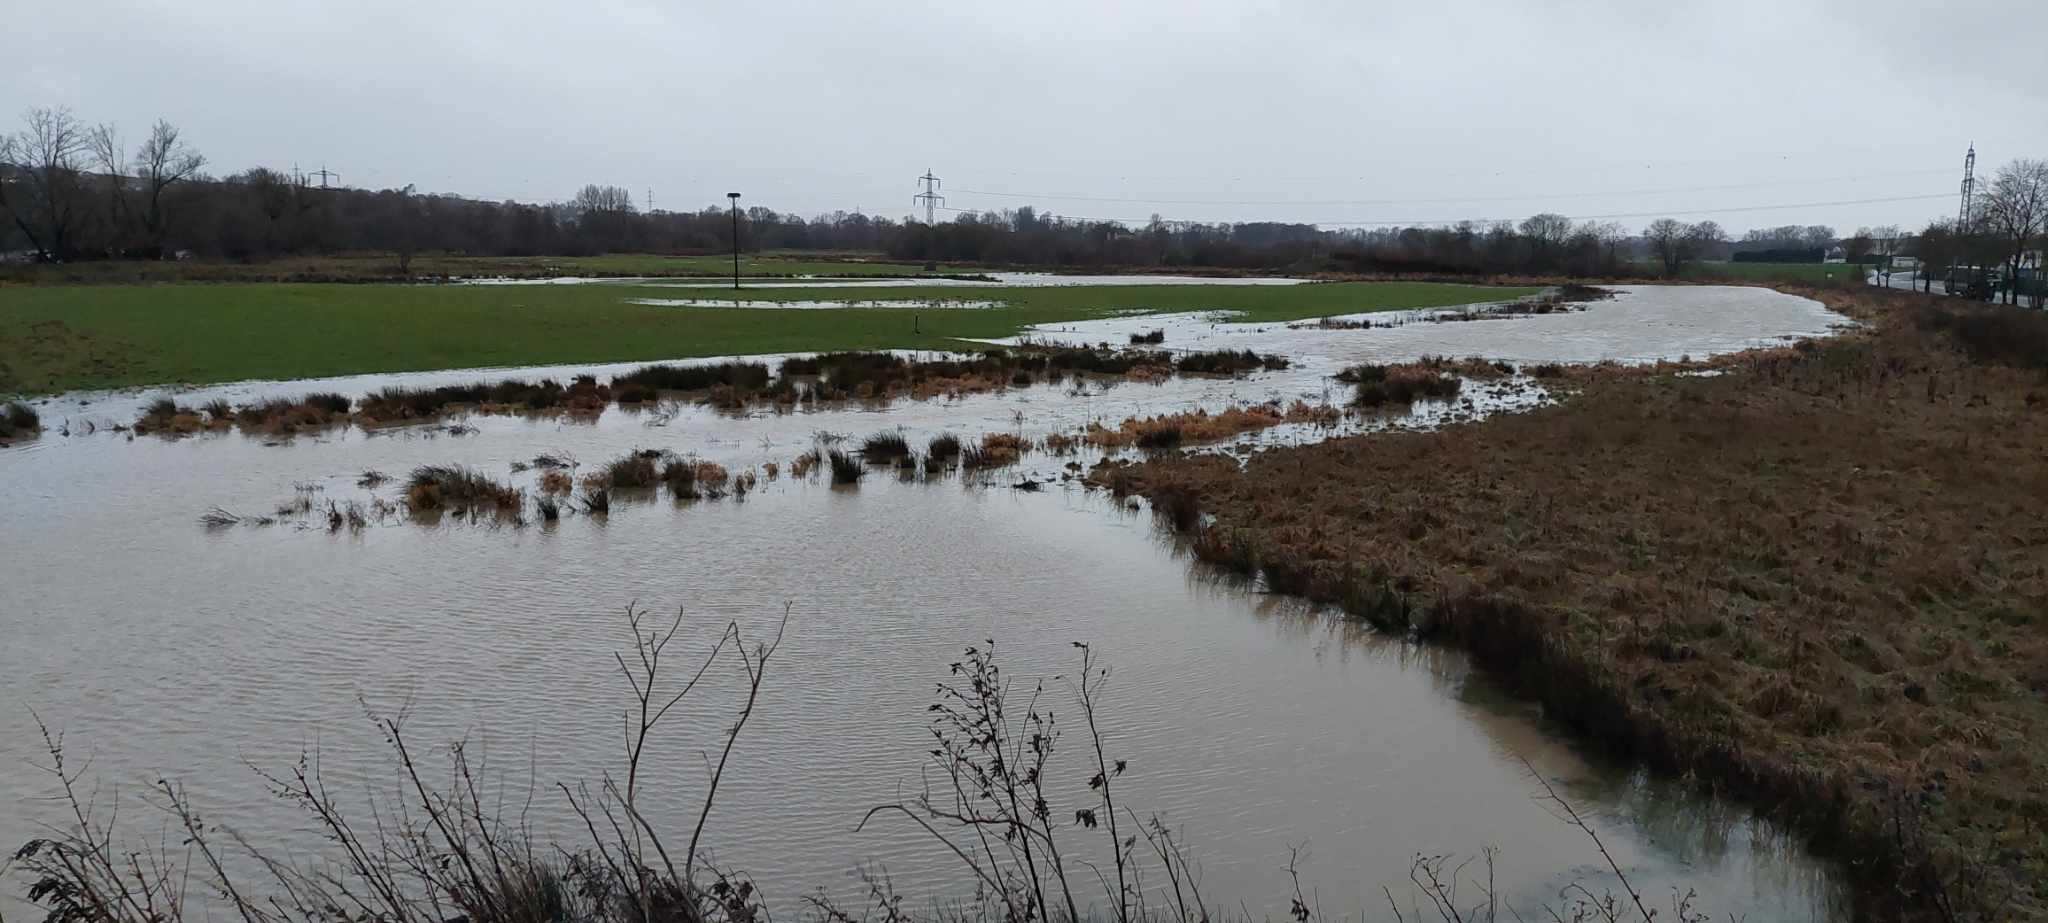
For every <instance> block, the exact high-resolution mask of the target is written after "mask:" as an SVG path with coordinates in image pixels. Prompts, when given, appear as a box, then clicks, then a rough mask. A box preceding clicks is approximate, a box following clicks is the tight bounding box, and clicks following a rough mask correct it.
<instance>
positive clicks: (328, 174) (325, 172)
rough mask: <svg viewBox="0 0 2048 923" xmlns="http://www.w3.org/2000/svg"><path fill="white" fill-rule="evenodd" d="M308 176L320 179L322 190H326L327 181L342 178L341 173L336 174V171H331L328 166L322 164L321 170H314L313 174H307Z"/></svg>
mask: <svg viewBox="0 0 2048 923" xmlns="http://www.w3.org/2000/svg"><path fill="white" fill-rule="evenodd" d="M306 175H307V176H317V177H320V188H322V189H326V188H327V181H328V180H335V179H340V178H341V174H339V173H336V172H334V171H332V170H329V169H327V165H326V164H321V165H320V169H318V170H314V171H313V172H311V173H308V174H306Z"/></svg>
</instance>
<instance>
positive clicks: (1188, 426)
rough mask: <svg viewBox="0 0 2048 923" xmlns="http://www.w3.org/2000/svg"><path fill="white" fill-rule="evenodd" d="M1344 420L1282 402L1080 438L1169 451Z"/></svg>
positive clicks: (1092, 429) (1169, 418)
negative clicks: (1273, 429)
mask: <svg viewBox="0 0 2048 923" xmlns="http://www.w3.org/2000/svg"><path fill="white" fill-rule="evenodd" d="M1342 416H1343V412H1342V411H1340V410H1338V409H1337V408H1335V407H1329V406H1319V405H1312V404H1308V403H1305V402H1303V401H1295V402H1294V403H1293V404H1291V405H1286V406H1282V405H1281V404H1280V402H1278V401H1274V402H1272V403H1269V404H1252V405H1249V406H1245V407H1229V408H1225V409H1223V410H1220V411H1217V412H1216V413H1210V412H1208V411H1207V410H1191V411H1188V412H1186V413H1173V414H1162V415H1160V416H1156V417H1134V418H1132V419H1129V420H1125V421H1124V422H1123V423H1122V424H1120V425H1118V426H1117V428H1115V429H1110V428H1109V427H1106V426H1103V425H1102V424H1100V423H1091V424H1089V425H1088V429H1087V430H1086V431H1084V432H1083V433H1082V434H1081V438H1082V439H1083V440H1084V441H1086V442H1087V443H1088V444H1089V445H1093V446H1097V447H1099V448H1105V449H1109V448H1122V447H1124V446H1131V445H1135V446H1138V447H1140V448H1169V447H1172V446H1175V445H1179V444H1181V443H1182V442H1221V441H1223V440H1226V439H1229V438H1231V437H1233V436H1236V435H1238V434H1239V433H1248V432H1252V431H1254V430H1261V429H1268V428H1271V427H1275V426H1279V425H1280V424H1282V423H1315V424H1322V425H1329V424H1331V423H1335V422H1337V420H1338V419H1339V418H1341V417H1342ZM1046 442H1047V445H1048V446H1051V444H1052V438H1051V437H1048V439H1047V440H1046Z"/></svg>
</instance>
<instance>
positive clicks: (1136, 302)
mask: <svg viewBox="0 0 2048 923" xmlns="http://www.w3.org/2000/svg"><path fill="white" fill-rule="evenodd" d="M1537 290H1538V289H1536V288H1533V287H1487V286H1477V285H1445V284H1431V283H1419V282H1377V283H1329V284H1318V285H1284V286H1282V285H1227V284H1225V285H1200V286H1195V285H1145V284H1142V283H1139V284H1132V285H1091V286H1065V287H1028V286H1027V287H995V286H982V287H974V288H971V289H963V288H957V287H941V286H917V285H905V286H900V287H898V286H888V287H881V288H870V289H861V290H859V291H858V298H859V300H861V301H868V302H874V301H903V300H913V301H919V302H932V303H935V304H938V305H939V306H937V307H930V308H857V307H854V308H823V309H818V310H806V311H803V312H801V313H800V315H799V314H798V313H796V312H789V311H776V310H751V309H743V308H720V307H675V306H666V305H649V304H634V303H631V302H632V300H633V299H652V298H661V297H669V298H674V297H676V296H678V295H681V296H693V295H694V296H713V295H716V294H717V293H716V292H715V291H708V290H698V289H684V290H678V289H676V288H671V287H661V286H654V285H648V286H635V285H512V286H483V285H316V284H235V285H228V284H220V285H207V284H184V285H102V286H45V287H22V288H7V289H0V395H4V394H8V393H20V394H50V393H57V392H62V391H70V390H79V389H101V388H125V387H136V386H142V385H156V384H173V383H177V384H200V383H210V382H224V381H238V380H243V379H252V378H261V379H281V380H282V379H298V378H314V377H326V376H335V375H351V374H362V373H371V372H404V371H420V370H431V369H462V368H485V367H507V366H521V365H539V364H548V363H575V362H627V361H641V360H655V359H681V358H690V357H698V356H734V355H759V354H764V353H789V352H813V351H826V350H861V349H899V348H900V349H958V348H961V346H962V342H961V341H962V340H963V339H994V338H1000V337H1007V336H1012V335H1015V334H1017V333H1018V332H1020V331H1022V330H1023V329H1024V328H1025V327H1028V326H1031V325H1034V324H1054V323H1060V322H1065V321H1077V320H1088V319H1095V318H1101V317H1107V316H1111V315H1113V314H1117V313H1121V312H1132V311H1161V312H1173V311H1196V310H1203V311H1207V310H1228V311H1235V312H1239V313H1240V317H1239V319H1241V320H1247V321H1275V322H1278V321H1289V320H1299V319H1304V318H1311V317H1323V316H1330V315H1336V314H1352V313H1363V312H1372V311H1392V310H1400V309H1408V308H1434V307H1450V306H1455V305H1462V304H1471V303H1475V302H1485V301H1497V300H1502V299H1511V298H1517V297H1521V296H1524V295H1529V294H1533V293H1534V292H1536V291H1537ZM745 294H746V298H748V299H749V300H764V301H777V302H787V301H804V302H824V301H841V300H845V299H846V298H847V296H848V294H849V292H848V291H847V290H844V289H828V288H797V287H789V288H757V289H751V290H748V291H747V292H746V293H745ZM950 300H973V301H977V302H994V303H996V306H994V307H985V308H983V307H978V308H973V309H965V308H962V309H949V308H946V307H944V306H943V303H944V302H946V301H950ZM1166 345H1167V346H1168V348H1172V347H1173V345H1174V344H1166Z"/></svg>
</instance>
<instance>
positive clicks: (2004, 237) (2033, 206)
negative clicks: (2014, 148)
mask: <svg viewBox="0 0 2048 923" xmlns="http://www.w3.org/2000/svg"><path fill="white" fill-rule="evenodd" d="M1979 222H1980V226H1981V227H1982V229H1983V231H1984V232H1985V233H1987V234H1989V235H1991V236H1992V238H1993V239H1994V240H1996V241H1997V242H1998V243H1999V245H2000V246H1999V250H2000V256H1999V259H2000V261H2001V262H2003V263H2005V268H2006V278H2007V279H2009V280H2011V284H2010V285H2007V286H2006V290H2005V297H2006V303H2008V304H2017V303H2018V301H2019V270H2020V260H2021V259H2022V258H2024V257H2025V255H2026V252H2027V248H2028V246H2029V245H2031V244H2032V243H2033V242H2034V238H2035V237H2037V236H2038V235H2040V234H2041V233H2042V231H2043V229H2044V226H2048V161H2044V160H2032V159H2027V158H2021V159H2019V160H2015V161H2013V162H2011V163H2009V164H2006V165H2005V166H2003V167H2000V168H1998V176H1997V177H1996V178H1995V179H1993V180H1992V181H1991V190H1990V193H1989V194H1988V195H1986V196H1985V197H1984V210H1983V213H1982V216H1981V217H1980V219H1979Z"/></svg>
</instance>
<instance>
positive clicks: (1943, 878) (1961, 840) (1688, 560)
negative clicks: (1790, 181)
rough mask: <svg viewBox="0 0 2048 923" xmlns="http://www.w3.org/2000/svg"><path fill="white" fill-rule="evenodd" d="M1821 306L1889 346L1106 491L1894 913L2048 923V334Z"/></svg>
mask: <svg viewBox="0 0 2048 923" xmlns="http://www.w3.org/2000/svg"><path fill="white" fill-rule="evenodd" d="M1800 293H1801V294H1808V295H1812V296H1813V297H1817V298H1820V299H1822V300H1824V301H1826V302H1827V303H1828V304H1830V306H1832V307H1834V308H1835V309H1837V310H1840V311H1843V312H1845V313H1850V314H1852V315H1854V316H1857V317H1859V318H1861V319H1864V320H1866V321H1868V322H1869V323H1870V325H1871V326H1870V329H1868V330H1866V331H1864V332H1859V333H1854V334H1848V335H1845V336H1842V337H1838V338H1835V339H1833V340H1829V341H1823V342H1820V343H1818V344H1816V345H1813V346H1810V347H1807V348H1804V349H1799V350H1779V351H1774V352H1771V353H1766V354H1759V355H1756V356H1752V357H1749V358H1747V359H1743V360H1739V361H1736V362H1733V363H1730V364H1728V365H1727V368H1728V369H1729V373H1728V374H1725V375H1721V376H1717V377H1676V376H1671V375H1669V374H1665V373H1661V372H1658V371H1654V370H1644V371H1642V372H1639V373H1634V374H1629V373H1615V374H1603V375H1597V376H1587V377H1585V379H1584V380H1583V391H1582V393H1580V394H1578V395H1577V396H1575V397H1573V398H1572V399H1571V400H1569V401H1567V402H1565V403H1563V404H1561V405H1557V406H1552V407H1547V408H1544V409H1541V410H1537V411H1534V412H1531V413H1527V414H1522V415H1513V416H1504V417H1499V418H1495V419H1491V420H1488V421H1487V422H1485V423H1484V424H1481V425H1473V426H1462V427H1452V428H1448V429H1444V430H1441V431H1436V432H1423V433H1396V434H1386V435H1375V436H1370V437H1363V438H1356V439H1346V440H1338V441H1333V442H1328V443H1324V444H1321V445H1316V446H1311V447H1305V448H1297V449H1285V450H1277V451H1271V452H1267V453H1265V454H1263V455H1261V456H1259V457H1258V458H1255V459H1254V460H1253V461H1252V462H1251V463H1250V465H1249V467H1248V468H1247V469H1245V470H1243V471H1240V470H1239V469H1238V466H1237V464H1236V462H1234V461H1232V460H1229V459H1223V458H1214V457H1200V456H1179V455H1169V456H1164V457H1160V458H1155V459H1152V460H1149V461H1146V462H1143V463H1140V464H1133V465H1126V466H1106V467H1102V468H1098V470H1097V471H1096V472H1095V473H1094V475H1093V477H1094V478H1095V480H1096V481H1097V482H1098V483H1103V484H1107V485H1109V486H1111V487H1113V488H1114V489H1116V490H1118V491H1119V492H1139V493H1143V494H1145V495H1147V496H1148V497H1150V498H1151V499H1152V501H1153V503H1154V505H1155V508H1157V509H1159V510H1160V511H1162V513H1164V514H1166V515H1168V516H1169V517H1170V518H1171V519H1173V520H1174V521H1175V522H1176V523H1177V524H1178V525H1179V526H1180V527H1181V528H1182V529H1184V530H1186V531H1187V533H1188V536H1189V540H1190V545H1191V547H1192V549H1193V551H1194V553H1195V554H1196V555H1197V556H1199V557H1200V558H1202V559H1204V560H1207V561H1210V562H1213V563H1216V564H1219V565H1223V566H1225V567H1229V568H1233V569H1236V570H1239V571H1242V572H1246V573H1254V574H1258V575H1260V576H1261V578H1262V579H1263V580H1264V582H1265V583H1266V584H1267V585H1268V586H1269V587H1271V588H1272V589H1274V590H1277V591H1282V592H1290V593H1299V594H1304V595H1307V596H1310V597H1314V598H1317V599H1321V600H1326V601H1331V602H1336V603H1341V604H1343V605H1344V606H1345V607H1346V608H1347V609H1349V610H1350V611H1352V612H1353V613H1355V614H1357V615H1359V616H1362V617H1365V618H1369V619H1372V620H1373V621H1375V622H1376V623H1378V624H1380V625H1383V626H1386V627H1388V628H1390V629H1393V630H1401V631H1413V632H1416V633H1418V634H1421V635H1426V636H1433V637H1438V638H1442V639H1445V640H1448V641H1453V642H1457V643H1460V644H1462V645H1465V646H1467V647H1469V648H1470V649H1472V651H1473V652H1474V653H1475V654H1476V655H1477V657H1478V658H1479V659H1480V660H1481V661H1482V662H1483V663H1485V664H1487V665H1489V666H1491V667H1493V668H1496V669H1498V670H1500V671H1502V672H1504V673H1505V674H1507V676H1508V677H1509V678H1510V679H1511V680H1513V681H1515V682H1517V683H1519V684H1520V686H1521V687H1522V688H1523V689H1524V691H1525V692H1527V693H1528V694H1529V695H1531V696H1533V697H1535V698H1537V699H1540V700H1541V701H1543V702H1544V703H1545V704H1546V705H1547V706H1549V708H1550V710H1551V713H1552V714H1554V715H1555V716H1556V717H1558V718H1559V719H1561V720H1563V721H1565V722H1567V723H1568V724H1570V725H1573V726H1575V727H1576V728H1577V729H1578V730H1580V731H1582V732H1583V733H1585V734H1586V735H1588V736H1589V737H1590V738H1592V739H1594V740H1597V741H1600V742H1601V743H1603V744H1606V745H1609V746H1612V747H1614V748H1616V749H1617V750H1619V751H1623V752H1625V753H1629V754H1633V755H1636V756H1639V757H1642V758H1644V759H1647V760H1649V761H1650V762H1651V763H1653V764H1655V765H1658V766H1660V767H1662V768H1664V769H1666V770H1670V771H1675V772H1681V773H1689V774H1693V775H1696V776H1697V777H1698V778H1699V779H1701V780H1702V781H1703V782H1706V783H1709V784H1712V785H1715V786H1719V787H1723V788H1725V789H1728V790H1731V791H1733V792H1735V793H1738V794H1741V795H1745V796H1748V797H1749V798H1751V799H1753V800H1755V801H1756V802H1758V803H1760V804H1762V805H1765V806H1768V807H1771V808H1773V809H1775V810H1776V811H1777V812H1779V813H1781V814H1783V815H1784V816H1785V817H1786V819H1788V820H1790V821H1792V822H1793V823H1795V825H1797V826H1798V827H1799V828H1800V829H1803V830H1805V831H1806V832H1808V833H1810V834H1811V835H1813V836H1814V838H1815V840H1816V841H1817V843H1818V844H1819V845H1820V846H1822V847H1823V848H1824V849H1828V850H1830V851H1832V852H1834V853H1836V854H1838V855H1841V856H1843V857H1845V858H1847V859H1849V860H1852V868H1851V872H1852V874H1853V875H1855V876H1856V879H1857V880H1858V882H1859V883H1860V884H1861V885H1862V890H1861V893H1860V906H1859V911H1860V913H1859V915H1861V916H1880V917H1886V916H1904V917H1908V918H1949V919H1954V918H1958V917H1973V916H1979V915H1981V916H1983V917H1985V918H2001V919H2002V918H2007V917H2014V918H2040V917H2041V916H2042V915H2043V914H2048V834H2044V830H2048V744H2044V743H2043V738H2042V737H2041V735H2040V729H2041V728H2043V727H2048V634H2044V630H2043V629H2044V625H2048V623H2044V621H2043V619H2044V613H2048V551H2044V549H2048V475H2044V474H2043V469H2042V465H2041V459H2042V458H2043V457H2044V456H2048V377H2044V375H2048V352H2044V351H2042V350H2039V349H2036V348H2032V347H2028V346H2026V345H2025V344H2029V343H2033V344H2041V343H2048V318H2044V317H2042V316H2039V315H2030V314H2025V313H2021V312H2018V311H2014V310H2011V309H2002V310H2001V309H1988V308H1983V307H1968V306H1949V305H1944V304H1942V303H1940V302H1938V301H1935V300H1933V299H1926V298H1924V297H1923V296H1917V295H1908V294H1905V293H1896V292H1883V291H1875V290H1865V291H1859V292H1855V293H1839V292H1824V291H1801V292H1800ZM1201 514H1207V515H1208V516H1209V517H1213V519H1206V520H1205V517H1204V516H1203V515H1201Z"/></svg>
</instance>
